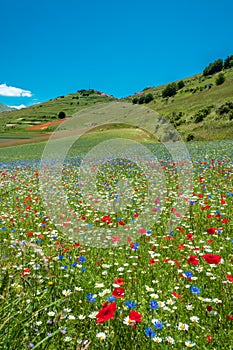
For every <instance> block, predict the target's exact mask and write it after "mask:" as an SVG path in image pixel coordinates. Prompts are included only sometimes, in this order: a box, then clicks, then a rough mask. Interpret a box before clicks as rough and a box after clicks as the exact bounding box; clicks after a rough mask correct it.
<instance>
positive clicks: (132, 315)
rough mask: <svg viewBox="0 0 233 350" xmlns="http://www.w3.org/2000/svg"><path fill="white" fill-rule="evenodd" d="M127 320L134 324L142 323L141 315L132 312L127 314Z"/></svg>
mask: <svg viewBox="0 0 233 350" xmlns="http://www.w3.org/2000/svg"><path fill="white" fill-rule="evenodd" d="M129 319H130V320H131V321H135V322H142V315H141V314H140V313H139V312H137V311H134V310H132V311H130V313H129Z"/></svg>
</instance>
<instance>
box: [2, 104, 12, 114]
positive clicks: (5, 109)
mask: <svg viewBox="0 0 233 350" xmlns="http://www.w3.org/2000/svg"><path fill="white" fill-rule="evenodd" d="M12 110H13V108H11V107H8V106H6V105H4V104H3V103H0V113H1V112H7V111H12Z"/></svg>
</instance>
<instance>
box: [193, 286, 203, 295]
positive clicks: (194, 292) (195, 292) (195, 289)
mask: <svg viewBox="0 0 233 350" xmlns="http://www.w3.org/2000/svg"><path fill="white" fill-rule="evenodd" d="M190 291H191V292H192V293H193V294H200V293H201V289H200V288H199V287H194V286H192V287H190Z"/></svg>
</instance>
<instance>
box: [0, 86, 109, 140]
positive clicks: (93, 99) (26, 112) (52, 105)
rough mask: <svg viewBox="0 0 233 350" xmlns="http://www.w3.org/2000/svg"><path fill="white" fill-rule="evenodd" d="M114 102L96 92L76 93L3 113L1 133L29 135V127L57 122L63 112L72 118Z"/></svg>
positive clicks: (0, 121) (0, 120)
mask: <svg viewBox="0 0 233 350" xmlns="http://www.w3.org/2000/svg"><path fill="white" fill-rule="evenodd" d="M112 100H114V98H113V97H111V96H109V97H108V96H100V95H99V94H98V93H96V92H94V93H90V94H89V96H83V94H82V93H74V94H69V95H66V96H64V97H57V98H55V99H52V100H49V101H47V102H44V103H40V104H36V105H34V106H31V107H28V108H24V109H21V110H16V111H11V112H3V113H1V114H0V133H2V134H3V133H4V134H5V133H13V134H14V133H17V134H18V133H25V132H26V133H28V131H27V128H28V127H29V126H31V125H37V124H42V123H46V122H48V121H53V120H57V119H58V113H59V112H61V111H63V112H65V113H66V116H67V117H71V116H72V115H73V114H74V113H76V112H78V111H79V110H82V109H84V108H88V107H91V106H93V105H95V104H98V103H103V102H108V101H112ZM48 131H51V130H45V132H48ZM37 132H38V131H35V133H37ZM31 133H32V132H31V131H30V134H31Z"/></svg>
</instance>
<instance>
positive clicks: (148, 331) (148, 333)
mask: <svg viewBox="0 0 233 350" xmlns="http://www.w3.org/2000/svg"><path fill="white" fill-rule="evenodd" d="M145 335H146V336H147V337H150V338H154V337H155V336H156V331H154V330H153V329H152V328H151V327H146V329H145Z"/></svg>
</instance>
